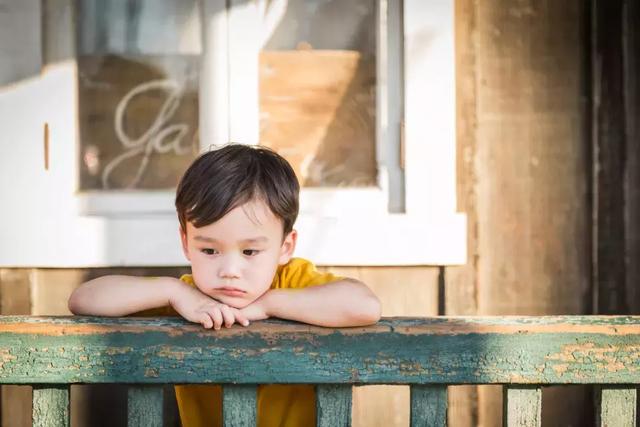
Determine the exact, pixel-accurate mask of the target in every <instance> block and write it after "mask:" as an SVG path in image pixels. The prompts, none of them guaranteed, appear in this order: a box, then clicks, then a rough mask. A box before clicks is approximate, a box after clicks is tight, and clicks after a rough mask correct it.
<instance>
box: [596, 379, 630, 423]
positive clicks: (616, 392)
mask: <svg viewBox="0 0 640 427" xmlns="http://www.w3.org/2000/svg"><path fill="white" fill-rule="evenodd" d="M597 397H598V408H597V414H598V421H597V423H596V424H599V425H601V426H603V427H635V426H636V399H637V389H636V388H635V387H601V388H600V390H599V395H598V396H597Z"/></svg>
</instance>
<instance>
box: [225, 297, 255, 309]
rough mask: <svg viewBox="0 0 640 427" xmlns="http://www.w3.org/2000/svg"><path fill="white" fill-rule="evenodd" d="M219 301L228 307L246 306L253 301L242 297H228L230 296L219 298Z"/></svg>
mask: <svg viewBox="0 0 640 427" xmlns="http://www.w3.org/2000/svg"><path fill="white" fill-rule="evenodd" d="M219 301H220V302H221V303H223V304H226V305H228V306H229V307H233V308H237V309H241V308H245V307H246V306H248V305H249V304H251V303H252V302H253V301H247V300H245V299H242V298H230V297H226V298H220V299H219Z"/></svg>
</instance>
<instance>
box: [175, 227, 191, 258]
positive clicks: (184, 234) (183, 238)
mask: <svg viewBox="0 0 640 427" xmlns="http://www.w3.org/2000/svg"><path fill="white" fill-rule="evenodd" d="M178 230H179V231H180V241H181V242H182V252H183V253H184V256H185V258H187V261H191V260H190V259H189V251H188V250H187V232H186V231H185V230H183V229H182V226H181V225H179V226H178Z"/></svg>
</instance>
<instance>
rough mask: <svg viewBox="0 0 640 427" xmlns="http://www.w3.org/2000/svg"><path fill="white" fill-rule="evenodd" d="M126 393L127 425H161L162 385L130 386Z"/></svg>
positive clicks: (158, 426) (151, 426) (135, 426)
mask: <svg viewBox="0 0 640 427" xmlns="http://www.w3.org/2000/svg"><path fill="white" fill-rule="evenodd" d="M128 395H129V397H128V402H127V413H128V417H127V422H128V426H129V427H147V426H148V427H162V406H163V405H162V399H163V393H162V386H160V385H158V386H131V387H129V392H128Z"/></svg>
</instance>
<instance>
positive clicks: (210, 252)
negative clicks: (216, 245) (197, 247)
mask: <svg viewBox="0 0 640 427" xmlns="http://www.w3.org/2000/svg"><path fill="white" fill-rule="evenodd" d="M201 252H202V253H203V254H205V255H215V254H217V253H218V251H216V250H215V249H211V248H205V249H202V250H201Z"/></svg>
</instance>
